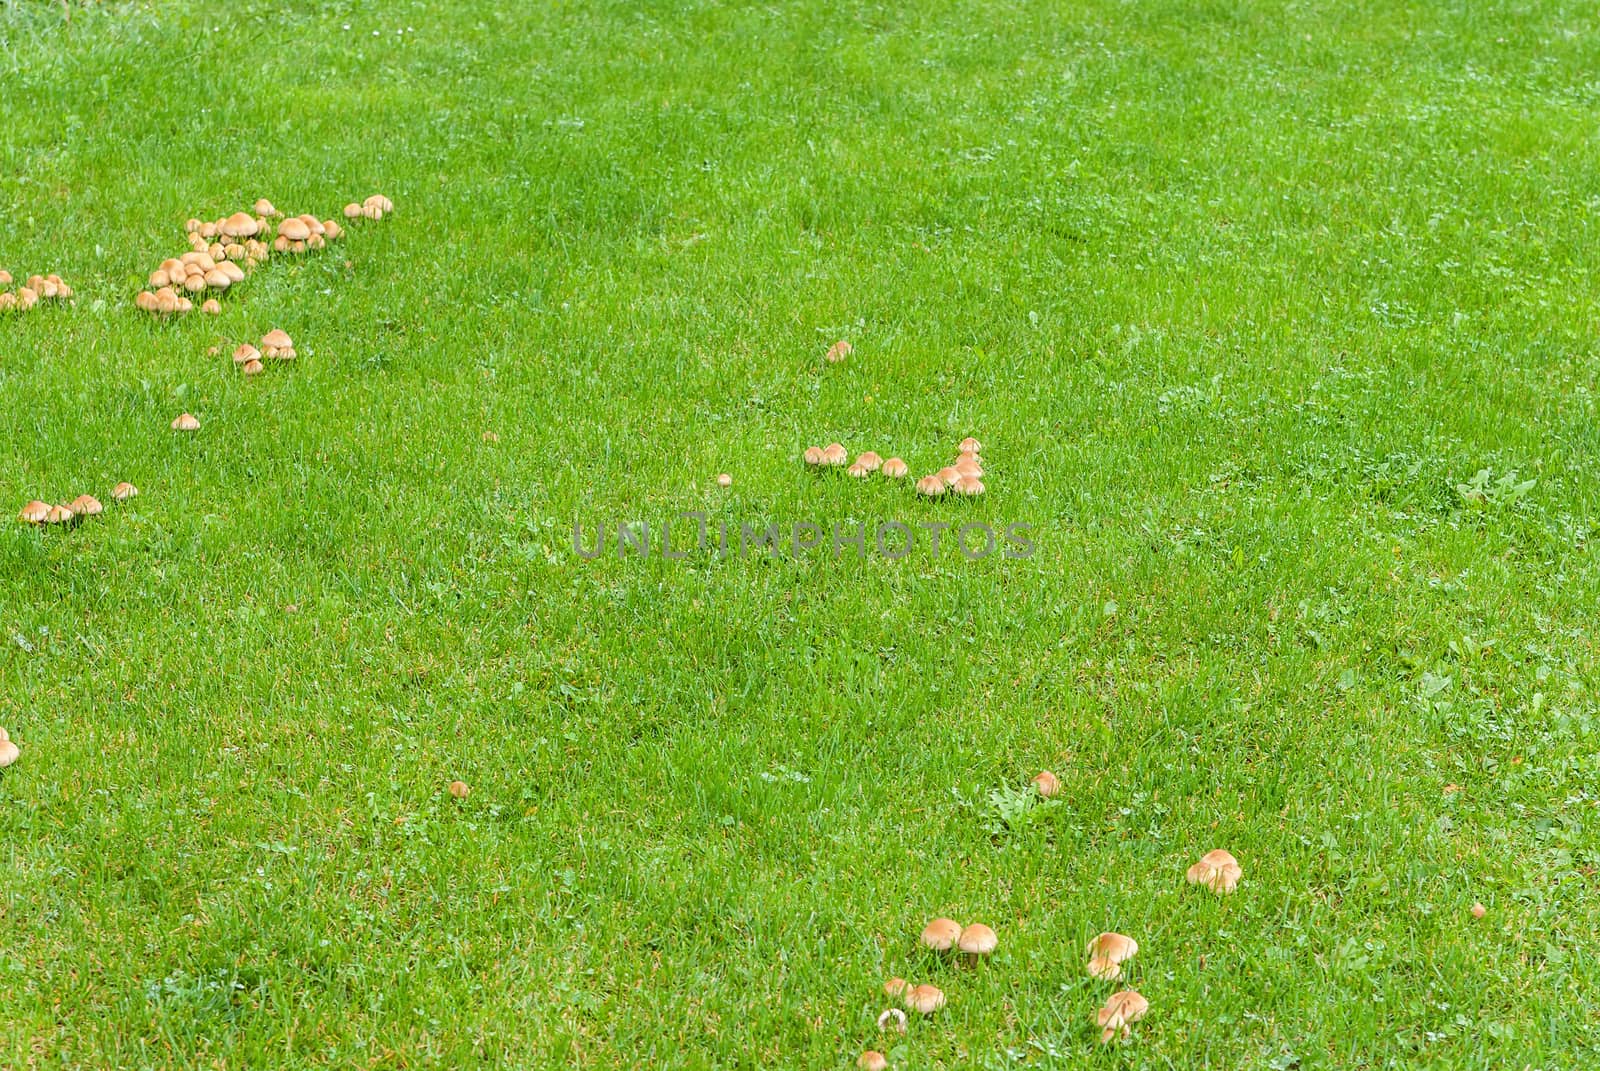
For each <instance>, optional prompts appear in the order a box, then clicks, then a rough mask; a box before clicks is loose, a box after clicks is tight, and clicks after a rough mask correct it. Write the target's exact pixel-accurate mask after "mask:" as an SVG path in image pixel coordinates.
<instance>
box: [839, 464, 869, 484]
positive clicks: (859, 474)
mask: <svg viewBox="0 0 1600 1071" xmlns="http://www.w3.org/2000/svg"><path fill="white" fill-rule="evenodd" d="M844 471H845V475H847V476H854V477H855V478H856V479H858V480H861V479H865V478H866V477H868V476H871V475H872V470H871V469H869V468H867V467H866V466H865V465H863V464H862V463H861V462H859V461H857V462H855V463H854V464H852V465H851V466H850V467H849V468H847V469H845V470H844Z"/></svg>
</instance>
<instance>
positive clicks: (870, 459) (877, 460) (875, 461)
mask: <svg viewBox="0 0 1600 1071" xmlns="http://www.w3.org/2000/svg"><path fill="white" fill-rule="evenodd" d="M856 464H857V465H860V466H861V467H862V468H864V469H866V470H867V471H868V472H877V471H878V470H879V469H881V468H883V458H881V457H879V456H878V454H877V452H876V451H873V450H868V451H867V452H866V453H864V454H860V455H857V457H856Z"/></svg>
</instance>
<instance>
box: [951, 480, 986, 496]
mask: <svg viewBox="0 0 1600 1071" xmlns="http://www.w3.org/2000/svg"><path fill="white" fill-rule="evenodd" d="M950 490H952V491H954V492H955V493H956V494H958V495H981V494H983V492H984V490H985V488H984V486H983V481H982V480H980V479H978V478H977V477H976V476H958V477H956V482H955V483H953V484H951V485H950Z"/></svg>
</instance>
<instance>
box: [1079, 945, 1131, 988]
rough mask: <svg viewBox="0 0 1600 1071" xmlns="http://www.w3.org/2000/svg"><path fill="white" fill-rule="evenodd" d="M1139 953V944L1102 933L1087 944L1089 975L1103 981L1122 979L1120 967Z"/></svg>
mask: <svg viewBox="0 0 1600 1071" xmlns="http://www.w3.org/2000/svg"><path fill="white" fill-rule="evenodd" d="M1138 952H1139V942H1138V941H1135V940H1134V939H1133V938H1131V937H1125V936H1123V935H1122V934H1120V933H1102V934H1100V935H1099V936H1098V937H1096V938H1095V939H1094V940H1092V941H1090V942H1089V948H1088V953H1089V966H1088V971H1089V974H1090V975H1092V976H1093V977H1095V978H1099V979H1102V980H1104V981H1108V982H1109V981H1114V980H1116V979H1118V978H1121V977H1122V965H1123V963H1125V962H1127V961H1128V960H1130V959H1132V958H1133V957H1134V956H1135V955H1137V954H1138Z"/></svg>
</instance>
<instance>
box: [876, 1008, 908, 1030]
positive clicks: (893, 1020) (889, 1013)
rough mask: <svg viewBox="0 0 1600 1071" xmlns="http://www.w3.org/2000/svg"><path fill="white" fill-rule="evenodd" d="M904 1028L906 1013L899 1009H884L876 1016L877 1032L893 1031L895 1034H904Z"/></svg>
mask: <svg viewBox="0 0 1600 1071" xmlns="http://www.w3.org/2000/svg"><path fill="white" fill-rule="evenodd" d="M906 1026H907V1023H906V1013H905V1012H903V1011H901V1010H900V1009H899V1008H885V1009H883V1011H882V1012H880V1013H879V1014H878V1029H879V1030H884V1031H888V1030H893V1031H894V1032H895V1033H897V1034H904V1033H905V1032H906Z"/></svg>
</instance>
